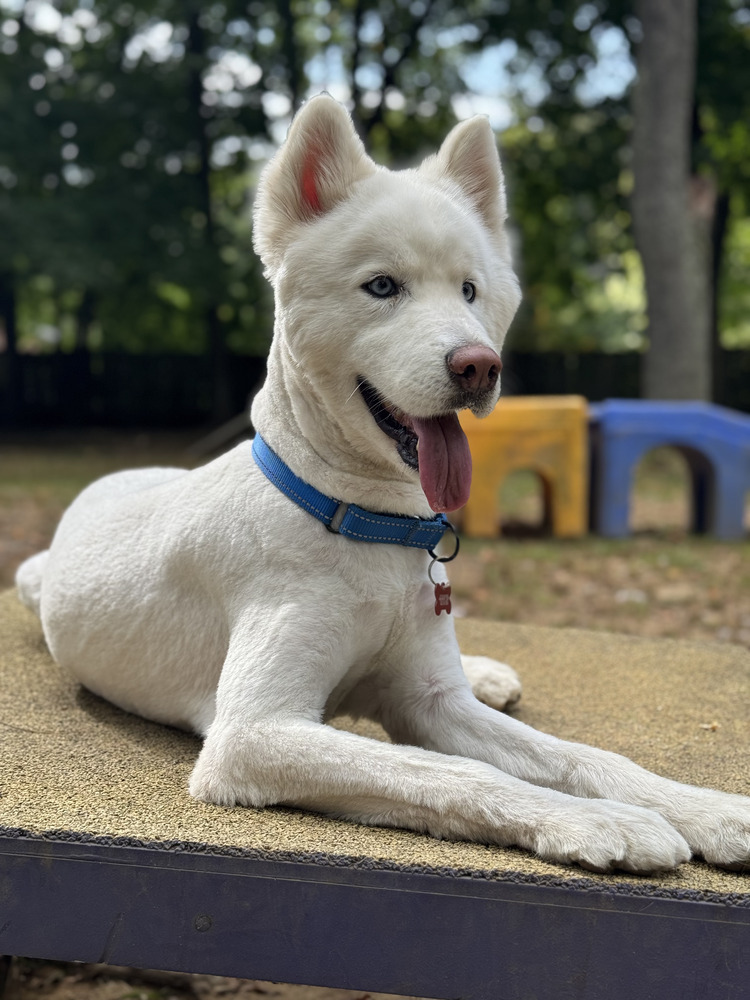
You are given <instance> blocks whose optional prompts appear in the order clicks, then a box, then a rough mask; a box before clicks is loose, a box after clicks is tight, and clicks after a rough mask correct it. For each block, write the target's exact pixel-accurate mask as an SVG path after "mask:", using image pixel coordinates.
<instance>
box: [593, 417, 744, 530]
mask: <svg viewBox="0 0 750 1000" xmlns="http://www.w3.org/2000/svg"><path fill="white" fill-rule="evenodd" d="M590 415H591V458H592V475H591V524H592V528H593V530H594V531H596V532H597V533H598V534H600V535H605V536H607V537H610V538H618V537H623V536H625V535H627V534H628V533H629V530H630V529H629V526H628V506H629V497H630V491H631V488H632V483H633V474H634V472H635V468H636V466H637V465H638V462H639V461H640V460H641V458H643V456H644V455H645V454H646V452H648V451H651V450H652V449H653V448H658V447H661V446H664V445H669V446H671V447H673V448H676V449H677V450H678V451H679V452H681V453H682V455H684V457H685V459H686V461H687V464H688V468H689V470H690V476H691V486H692V530H693V531H696V532H710V533H712V534H714V535H716V537H717V538H723V539H735V538H742V537H743V535H744V530H745V529H744V524H743V518H744V508H745V495H746V493H747V491H748V490H750V416H747V415H746V414H743V413H737V412H735V411H734V410H728V409H726V408H725V407H722V406H716V405H714V404H712V403H700V402H653V401H650V400H640V399H638V400H635V399H608V400H606V401H605V402H604V403H599V404H597V405H594V406H591V407H590Z"/></svg>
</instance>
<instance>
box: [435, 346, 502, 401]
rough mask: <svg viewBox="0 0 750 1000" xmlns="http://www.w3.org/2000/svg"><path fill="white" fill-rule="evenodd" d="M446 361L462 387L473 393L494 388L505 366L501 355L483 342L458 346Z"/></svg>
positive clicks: (452, 374)
mask: <svg viewBox="0 0 750 1000" xmlns="http://www.w3.org/2000/svg"><path fill="white" fill-rule="evenodd" d="M446 361H447V363H448V370H449V371H450V373H451V376H452V377H453V378H454V379H455V380H456V382H458V384H459V385H460V386H461V388H462V389H465V390H466V391H467V392H473V393H479V392H486V391H487V390H488V389H494V388H495V386H496V385H497V380H498V376H499V375H500V372H501V371H502V368H503V363H502V361H501V360H500V357H499V355H497V354H495V352H494V351H493V350H492V348H491V347H484V346H483V345H482V344H473V345H469V346H468V347H457V348H456V350H455V351H451V353H450V354H449V355H448V357H447V358H446Z"/></svg>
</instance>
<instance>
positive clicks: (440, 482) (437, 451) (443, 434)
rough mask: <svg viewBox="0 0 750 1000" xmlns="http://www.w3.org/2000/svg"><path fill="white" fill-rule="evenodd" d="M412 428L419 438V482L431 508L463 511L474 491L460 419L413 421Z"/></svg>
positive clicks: (447, 417)
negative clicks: (461, 509)
mask: <svg viewBox="0 0 750 1000" xmlns="http://www.w3.org/2000/svg"><path fill="white" fill-rule="evenodd" d="M411 425H412V428H413V430H414V433H415V434H416V435H417V437H418V438H419V479H420V482H421V483H422V489H423V490H424V493H425V496H426V497H427V499H428V501H429V503H430V507H432V509H433V510H435V511H447V510H457V509H458V508H459V507H463V505H464V504H465V503H466V501H467V500H468V499H469V489H470V488H471V452H470V451H469V442H468V441H467V440H466V435H465V434H464V432H463V430H462V429H461V424H460V423H459V422H458V417H457V416H456V414H455V413H451V414H449V415H448V416H445V417H432V418H430V419H428V420H422V419H419V418H418V417H412V418H411Z"/></svg>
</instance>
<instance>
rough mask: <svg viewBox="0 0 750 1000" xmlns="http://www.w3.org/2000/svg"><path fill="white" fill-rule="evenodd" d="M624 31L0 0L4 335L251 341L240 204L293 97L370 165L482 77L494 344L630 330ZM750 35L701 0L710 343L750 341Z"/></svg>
mask: <svg viewBox="0 0 750 1000" xmlns="http://www.w3.org/2000/svg"><path fill="white" fill-rule="evenodd" d="M638 31H639V26H638V23H637V21H636V20H635V19H634V17H633V15H632V9H631V4H630V2H629V0H591V2H581V0H538V2H536V3H534V4H528V3H526V2H523V0H467V2H466V3H465V4H463V5H456V4H454V3H452V2H448V0H343V2H341V3H337V4H334V3H332V2H330V0H316V2H315V3H308V2H305V0H283V2H280V3H273V4H272V3H268V2H265V0H250V2H246V0H222V2H221V3H211V4H209V3H204V2H202V0H188V2H184V0H182V2H177V0H129V2H126V3H121V2H119V0H59V2H56V3H55V4H47V3H45V2H39V3H36V4H27V5H22V4H21V3H20V2H19V0H0V122H2V125H1V126H0V232H2V234H3V238H2V240H0V303H6V305H5V306H4V307H3V308H5V309H6V317H5V319H6V325H7V322H8V314H7V309H8V308H9V306H8V305H7V303H8V302H10V301H11V298H9V291H13V292H15V301H16V306H17V318H18V329H19V342H20V345H21V347H22V348H23V349H26V350H50V349H55V348H56V347H62V348H63V349H66V350H69V349H74V348H76V347H78V348H81V347H86V348H89V349H94V350H96V349H99V348H107V349H112V348H121V349H124V350H128V351H165V350H181V351H188V352H206V351H210V352H211V353H213V354H214V355H220V354H222V353H224V352H226V351H239V352H252V353H263V352H264V351H265V349H266V348H267V344H268V341H269V337H270V330H271V322H272V319H271V309H272V304H271V301H270V296H269V294H268V290H267V288H266V285H265V282H264V279H263V277H262V275H261V273H260V267H259V264H258V262H257V261H256V258H255V256H254V253H253V251H252V244H251V232H250V201H251V193H252V185H253V183H254V180H255V178H256V176H257V171H258V169H259V165H260V163H261V162H262V161H263V160H264V159H265V157H266V156H267V155H268V153H269V152H270V151H271V150H272V148H273V145H274V143H276V142H278V141H279V140H280V139H281V138H282V137H283V133H284V130H285V127H286V123H287V121H288V119H289V115H290V113H291V111H292V109H293V108H294V107H295V106H297V105H298V104H299V103H300V101H301V100H302V99H304V97H305V96H307V95H308V94H309V93H311V92H316V91H318V90H320V89H323V88H327V89H329V90H331V92H332V93H333V94H334V96H337V97H339V98H340V99H344V100H348V101H349V102H350V105H351V106H352V108H353V113H354V115H355V119H356V121H357V124H358V127H359V128H360V130H361V132H362V134H363V135H364V136H365V137H366V139H367V142H368V145H369V147H370V149H371V150H372V151H373V154H374V156H375V157H376V159H379V160H380V161H381V162H385V163H389V164H394V165H403V164H405V163H409V162H412V161H414V160H416V159H418V158H419V157H420V156H421V155H423V154H424V153H425V152H427V151H429V150H432V149H434V148H435V147H436V146H437V145H438V144H439V142H440V141H441V139H442V138H443V136H444V134H445V132H446V131H447V130H448V129H449V128H450V127H451V125H452V124H453V123H454V122H455V120H456V116H457V111H458V112H460V113H461V114H464V113H467V109H469V108H470V101H469V102H468V103H467V98H470V97H471V95H472V92H476V91H477V90H481V91H482V92H483V93H484V94H485V95H486V101H489V102H490V104H489V105H487V104H486V103H485V104H481V103H480V104H479V105H478V108H479V109H480V110H482V109H483V108H485V106H489V107H491V108H495V109H497V108H503V107H504V108H505V112H504V116H505V121H504V122H503V124H504V125H506V126H507V127H505V129H504V131H503V134H502V135H501V139H500V144H501V150H502V155H503V160H504V164H505V167H506V172H507V175H508V184H509V192H510V203H511V205H510V208H511V220H512V226H513V230H514V233H515V234H516V238H517V243H518V247H519V249H518V253H517V259H518V264H519V270H520V271H521V275H522V280H523V284H524V289H525V296H526V297H525V302H524V305H523V307H522V311H521V313H520V315H519V318H518V320H517V321H516V323H515V325H514V329H513V334H512V343H513V344H514V345H515V346H517V347H519V348H521V347H523V348H529V347H537V348H541V349H544V348H551V347H555V348H561V347H567V348H571V349H586V348H597V349H601V348H604V349H608V350H617V349H623V348H638V347H640V346H641V343H642V336H641V332H642V330H643V327H644V312H643V309H644V307H643V291H642V277H641V275H640V270H639V266H638V260H637V255H635V253H634V249H633V240H632V233H631V220H630V211H629V195H630V191H631V187H632V177H631V174H630V167H629V155H630V154H629V142H630V131H631V128H632V120H631V115H630V108H629V86H630V82H631V79H632V77H633V56H632V53H631V47H632V46H633V45H634V43H635V42H637V39H638ZM749 47H750V16H748V8H747V7H745V6H744V5H743V3H742V2H741V0H701V3H700V56H699V65H698V72H697V82H696V98H697V100H696V109H697V114H696V135H695V161H696V169H698V170H700V171H702V172H704V173H709V174H710V175H711V176H712V177H714V178H715V179H716V183H717V185H718V187H719V189H720V190H721V191H723V192H728V193H731V213H730V219H729V230H728V242H727V247H728V251H727V253H726V255H725V262H724V274H723V282H722V286H721V287H722V292H723V296H722V301H721V307H720V316H721V318H722V323H723V324H724V326H725V329H726V331H727V338H728V340H731V341H732V342H733V343H737V342H742V341H743V338H746V337H750V333H749V332H748V327H747V320H746V316H747V308H748V301H747V295H746V290H745V285H746V280H744V279H743V277H742V268H743V267H744V266H746V258H747V245H748V237H747V232H746V230H747V223H746V206H747V204H748V198H750V190H749V188H750V166H749V165H750V155H749V154H750V125H748V123H749V122H750V92H749V91H748V89H747V87H746V86H744V81H745V77H746V74H744V73H743V72H742V68H743V67H744V66H746V65H747V63H748V57H749V56H750V53H749V52H748V48H749ZM613 52H614V56H613V55H612V53H613ZM462 99H463V102H462ZM1 323H2V317H0V324H1ZM0 329H1V326H0Z"/></svg>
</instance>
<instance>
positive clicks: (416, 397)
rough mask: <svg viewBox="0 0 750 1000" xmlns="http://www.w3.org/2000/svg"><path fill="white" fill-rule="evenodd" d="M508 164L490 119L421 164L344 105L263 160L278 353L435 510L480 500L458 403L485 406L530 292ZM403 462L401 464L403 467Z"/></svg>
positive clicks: (464, 129)
mask: <svg viewBox="0 0 750 1000" xmlns="http://www.w3.org/2000/svg"><path fill="white" fill-rule="evenodd" d="M505 215H506V208H505V193H504V186H503V177H502V170H501V167H500V161H499V159H498V155H497V149H496V146H495V139H494V135H493V133H492V130H491V128H490V125H489V122H488V121H487V120H486V119H485V118H481V117H478V118H472V119H470V120H469V121H466V122H463V123H462V124H460V125H457V126H456V127H455V128H454V129H453V130H452V131H451V132H450V134H449V135H448V137H447V138H446V140H445V142H444V143H443V145H442V146H441V148H440V150H439V152H438V153H437V154H436V155H435V156H432V157H429V158H428V159H427V160H425V161H424V162H423V163H422V164H421V166H420V167H419V168H418V169H415V170H404V171H399V172H392V171H389V170H386V169H384V168H382V167H379V166H377V165H376V164H375V163H374V162H373V161H372V160H371V159H370V158H369V157H368V156H367V154H366V153H365V150H364V148H363V146H362V143H361V142H360V140H359V138H358V137H357V135H356V133H355V131H354V127H353V125H352V121H351V119H350V117H349V115H348V114H347V112H346V111H345V110H344V108H343V107H341V105H339V104H338V103H337V102H336V101H334V100H333V99H331V98H330V97H327V96H325V95H322V96H320V97H316V98H313V99H312V100H311V101H309V102H308V103H307V104H306V105H305V106H304V107H303V108H302V110H301V111H300V112H299V113H298V115H297V116H296V118H295V119H294V122H293V123H292V126H291V129H290V131H289V135H288V138H287V140H286V142H285V143H284V145H283V146H282V147H281V149H280V150H279V152H278V153H277V154H276V155H275V156H274V158H273V159H272V160H271V162H270V163H269V165H268V166H267V168H266V170H265V171H264V173H263V175H262V177H261V181H260V185H259V190H258V195H257V198H256V204H255V225H254V240H255V246H256V249H257V251H258V253H259V255H260V257H261V259H262V260H263V263H264V265H265V267H266V274H267V276H268V277H269V279H270V280H271V282H272V284H273V286H274V289H275V292H276V307H277V327H276V337H277V339H278V338H281V339H282V340H283V344H282V345H276V346H278V347H279V350H277V351H276V355H275V356H276V357H277V358H281V359H282V361H281V362H280V363H284V361H283V359H286V363H288V365H289V366H290V367H291V368H293V369H294V371H295V372H296V373H297V375H298V376H299V377H300V378H301V379H303V381H304V385H305V389H304V391H305V392H306V393H307V394H309V396H310V403H311V405H313V406H315V407H316V408H317V410H318V411H320V419H321V423H322V424H324V425H328V428H329V432H330V433H333V431H334V429H335V431H336V432H338V431H340V430H343V436H344V438H345V439H346V440H347V441H348V442H350V443H351V445H352V447H354V448H356V449H357V450H358V451H359V453H360V454H362V455H367V456H368V460H372V459H374V458H376V459H377V460H378V461H380V462H385V463H388V464H389V466H390V467H391V468H392V470H394V471H395V470H398V469H400V470H401V471H400V472H399V473H398V475H399V476H402V475H403V476H413V475H415V474H416V472H417V471H418V472H419V477H420V481H421V485H422V489H423V490H424V493H425V495H426V496H427V499H428V501H429V503H430V506H431V507H432V508H433V510H455V509H456V508H457V507H460V506H462V504H464V503H465V502H466V500H467V499H468V492H469V485H470V479H471V458H470V455H469V452H468V445H467V444H466V438H465V436H464V434H463V431H462V430H461V428H460V425H459V422H458V417H457V415H456V414H457V411H459V410H461V409H465V408H469V409H471V410H472V411H473V412H474V413H475V414H477V415H478V416H485V415H486V414H488V413H489V412H490V411H491V410H492V408H493V407H494V405H495V403H496V401H497V398H498V395H499V392H500V377H499V376H500V369H501V363H500V357H499V352H500V349H501V347H502V343H503V340H504V338H505V333H506V331H507V329H508V326H509V324H510V321H511V319H512V318H513V315H514V313H515V311H516V309H517V307H518V304H519V300H520V293H519V289H518V282H517V280H516V277H515V275H514V273H513V270H512V267H511V261H510V251H509V247H508V239H507V235H506V232H505V229H504V220H505ZM394 467H395V468H394Z"/></svg>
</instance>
